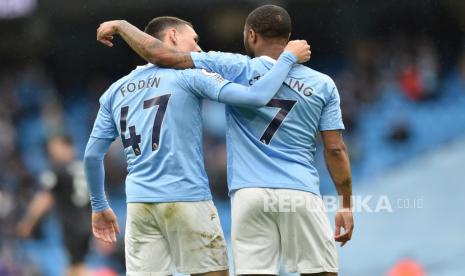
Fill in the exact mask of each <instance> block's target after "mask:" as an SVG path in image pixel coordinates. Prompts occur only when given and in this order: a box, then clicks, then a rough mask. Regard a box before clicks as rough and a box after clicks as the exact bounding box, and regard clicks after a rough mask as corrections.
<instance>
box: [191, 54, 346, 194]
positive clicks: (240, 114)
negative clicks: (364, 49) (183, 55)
mask: <svg viewBox="0 0 465 276" xmlns="http://www.w3.org/2000/svg"><path fill="white" fill-rule="evenodd" d="M191 56H192V59H193V61H194V63H195V66H196V67H197V68H205V69H207V70H210V71H215V72H218V73H219V74H221V75H222V76H224V77H225V78H227V79H229V80H231V81H234V82H237V83H241V84H244V85H252V84H253V83H254V82H255V81H257V80H258V79H260V78H261V77H262V76H263V75H264V74H265V73H266V72H267V71H268V70H269V69H270V68H271V67H272V66H273V64H274V62H275V60H273V59H271V58H269V57H259V58H254V59H251V58H249V57H247V56H244V55H239V54H230V53H221V52H207V53H206V52H202V53H191ZM226 120H227V137H226V139H227V151H228V186H229V191H230V193H233V192H234V191H235V190H237V189H241V188H250V187H259V188H285V189H296V190H303V191H308V192H312V193H315V194H318V195H319V194H320V192H319V176H318V172H317V170H316V168H315V164H314V163H315V161H314V156H315V151H316V135H317V133H318V131H324V130H337V129H344V125H343V123H342V115H341V110H340V100H339V93H338V91H337V88H336V86H335V84H334V82H333V81H332V79H331V78H330V77H328V76H327V75H324V74H322V73H320V72H317V71H315V70H312V69H310V68H308V67H305V66H303V65H294V67H293V69H292V70H291V71H290V72H289V77H288V78H287V79H286V81H285V85H283V86H282V87H281V88H280V90H279V91H278V93H277V94H276V95H275V97H274V98H273V99H272V100H271V101H270V102H269V103H268V104H267V106H266V107H262V108H259V109H250V108H244V107H232V106H226Z"/></svg>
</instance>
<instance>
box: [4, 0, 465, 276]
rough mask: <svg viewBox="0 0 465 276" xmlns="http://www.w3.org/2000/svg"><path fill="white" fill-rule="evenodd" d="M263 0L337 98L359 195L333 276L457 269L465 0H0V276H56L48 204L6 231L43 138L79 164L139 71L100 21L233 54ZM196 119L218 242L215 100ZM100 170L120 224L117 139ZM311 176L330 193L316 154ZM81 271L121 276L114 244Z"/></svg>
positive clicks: (460, 266) (20, 205)
mask: <svg viewBox="0 0 465 276" xmlns="http://www.w3.org/2000/svg"><path fill="white" fill-rule="evenodd" d="M268 3H272V4H277V5H280V6H282V7H284V8H286V9H287V10H288V12H289V13H290V15H291V17H292V22H293V35H292V38H296V39H306V40H308V41H309V42H310V43H311V45H312V58H311V60H310V61H309V62H308V63H307V64H306V65H308V66H310V67H311V68H313V69H316V70H319V71H321V72H323V73H326V74H328V75H329V76H331V77H332V78H333V79H334V80H335V81H336V84H337V85H338V88H339V92H340V95H341V99H342V111H343V116H344V121H345V125H346V128H347V130H346V131H345V132H344V137H345V141H346V143H347V145H348V148H349V151H350V157H351V162H352V171H353V186H354V194H355V195H356V196H357V197H358V198H360V200H359V201H360V202H358V201H357V200H356V201H355V205H356V207H355V213H354V216H355V231H354V235H353V239H352V241H350V242H349V243H348V244H347V245H346V246H345V247H344V248H342V249H341V250H339V259H340V275H344V276H345V275H362V276H377V275H389V276H396V275H409V276H416V275H441V276H442V275H451V276H460V275H465V262H463V261H464V260H465V237H464V235H463V233H464V229H465V216H464V215H463V212H461V210H462V209H463V202H464V200H465V180H464V179H465V170H464V166H465V1H463V0H443V1H431V0H410V1H401V0H389V1H381V0H358V1H355V0H354V1H352V0H350V1H349V0H306V1H304V0H301V1H300V0H295V1H254V0H248V1H246V0H221V1H218V0H216V1H215V0H197V1H187V0H184V1H183V0H171V1H149V0H132V1H123V0H113V1H104V0H94V1H58V0H0V34H1V35H0V38H1V42H0V64H1V66H0V227H1V228H0V275H1V276H4V275H65V269H66V267H67V266H68V264H69V262H70V258H69V256H68V255H67V254H66V250H65V249H64V246H63V235H62V229H63V228H64V226H63V220H62V219H61V218H60V216H59V215H57V212H56V211H57V210H56V208H52V209H51V210H50V211H49V212H46V215H45V216H43V217H42V218H41V219H40V221H39V222H38V224H37V226H36V227H35V228H34V230H33V231H32V232H31V233H26V234H24V232H21V231H20V230H18V229H19V228H18V225H19V224H20V222H21V220H22V219H23V218H24V216H25V214H26V212H27V208H28V205H29V203H30V202H31V201H32V199H33V198H34V197H35V195H37V194H38V193H40V192H41V191H43V189H44V185H43V182H44V180H43V179H44V178H43V175H44V172H46V171H47V170H50V169H51V167H52V160H51V158H50V156H49V154H48V153H47V147H46V142H47V139H48V138H49V137H52V136H54V135H57V134H67V135H69V136H71V137H72V139H73V141H74V148H75V152H76V157H75V158H76V160H79V159H81V158H82V156H83V152H84V147H85V144H86V142H87V138H88V136H89V134H90V130H91V127H92V124H93V120H94V118H95V115H96V112H97V110H98V98H99V96H100V95H101V94H102V93H103V92H104V91H105V90H106V89H107V88H108V87H109V85H110V84H111V83H113V82H114V81H116V80H117V79H119V78H120V77H122V76H124V75H126V74H127V73H129V72H130V71H131V70H132V69H134V67H135V66H137V65H141V64H143V63H144V61H143V60H142V59H140V58H139V57H138V56H137V55H136V54H135V53H133V52H132V51H131V50H130V48H129V47H128V46H127V45H126V44H125V43H124V42H123V41H122V40H121V39H120V38H116V41H115V46H114V47H113V48H111V49H110V48H107V47H105V46H103V45H101V44H99V43H97V42H96V28H97V27H98V25H99V24H100V23H101V22H103V21H106V20H112V19H126V20H128V21H129V22H131V23H132V24H134V25H136V26H138V27H139V28H143V27H144V26H145V24H146V23H147V22H148V21H149V20H150V19H152V18H153V17H156V16H160V15H173V16H178V17H181V18H183V19H185V20H188V21H191V22H192V23H193V24H194V27H195V29H196V31H197V33H198V34H199V35H200V43H199V44H200V46H201V47H202V49H203V50H205V51H206V50H221V51H228V52H239V53H244V50H243V44H242V30H243V24H244V21H245V18H246V16H247V14H248V13H249V12H250V11H252V10H253V9H254V8H255V7H257V6H260V5H262V4H268ZM204 123H205V136H204V140H205V162H206V165H207V169H208V175H209V179H210V184H211V187H212V191H213V193H214V197H215V202H216V204H217V207H218V209H219V212H220V216H221V220H222V224H223V227H224V230H225V235H226V236H229V234H230V215H229V201H228V200H229V199H228V197H227V186H226V169H225V165H226V153H225V143H224V133H225V122H224V107H223V106H222V105H221V104H215V103H211V102H205V103H204ZM105 162H106V163H105V164H106V172H107V181H106V188H107V193H108V195H109V197H110V200H111V205H112V206H113V208H114V209H115V210H116V212H117V214H118V216H119V219H120V222H121V224H120V226H122V228H124V220H125V196H124V177H125V174H126V167H125V161H124V156H123V155H122V146H121V145H120V144H119V142H116V143H114V144H113V146H112V148H111V150H110V153H109V154H108V155H107V157H106V160H105ZM317 168H318V169H319V172H320V175H321V191H322V193H323V194H324V195H334V194H335V189H334V186H333V184H332V182H331V180H330V178H329V176H328V173H327V171H326V168H325V165H324V160H323V156H322V154H321V146H320V151H319V152H318V154H317ZM41 183H42V184H41ZM55 196H56V194H55ZM55 201H57V200H55ZM357 206H358V207H357ZM360 206H361V207H360ZM389 207H390V208H389ZM461 213H462V215H460V214H461ZM333 218H334V214H333V213H330V219H331V221H333V220H334V219H333ZM88 219H89V221H90V217H89V218H88ZM78 224H80V225H81V227H82V228H83V229H82V231H84V232H86V231H90V228H89V227H88V224H86V223H79V222H78ZM119 240H120V243H122V236H121V237H120V239H119ZM85 262H86V265H87V266H88V267H89V269H90V270H91V271H92V273H93V274H92V275H119V274H124V251H123V245H122V244H118V245H116V246H105V245H102V244H99V243H98V242H95V241H91V244H90V247H89V250H88V251H87V252H86V258H85ZM283 274H284V272H283Z"/></svg>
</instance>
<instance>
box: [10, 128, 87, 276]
mask: <svg viewBox="0 0 465 276" xmlns="http://www.w3.org/2000/svg"><path fill="white" fill-rule="evenodd" d="M47 151H48V154H49V156H50V158H51V161H52V168H51V170H49V171H45V172H44V173H42V175H41V176H40V185H41V189H40V191H39V192H38V193H37V194H36V195H35V196H34V198H33V199H32V201H31V203H30V205H29V207H28V209H27V212H26V214H25V216H24V218H23V219H22V220H21V221H20V222H19V224H18V227H17V231H18V235H19V236H20V237H23V238H28V237H30V236H31V233H32V231H33V230H34V228H35V227H36V225H37V223H38V222H39V221H40V219H41V218H42V217H43V216H44V215H45V214H46V213H47V212H48V211H49V210H50V209H51V208H52V207H53V205H55V207H56V210H57V211H58V218H59V221H60V223H61V225H62V227H63V238H64V245H65V248H66V249H67V251H68V253H69V257H70V266H69V267H68V271H67V275H70V276H85V275H87V274H88V273H87V268H86V266H85V264H84V257H85V256H86V254H87V252H88V249H89V240H90V235H91V234H90V229H89V228H90V223H89V219H88V218H89V215H90V214H91V210H90V206H89V197H88V195H87V194H88V193H87V187H86V182H85V177H84V169H83V166H82V162H80V161H77V160H76V159H75V151H74V147H73V143H72V141H71V138H70V137H68V136H65V135H60V136H54V137H52V138H50V139H49V140H48V141H47ZM54 203H55V204H54Z"/></svg>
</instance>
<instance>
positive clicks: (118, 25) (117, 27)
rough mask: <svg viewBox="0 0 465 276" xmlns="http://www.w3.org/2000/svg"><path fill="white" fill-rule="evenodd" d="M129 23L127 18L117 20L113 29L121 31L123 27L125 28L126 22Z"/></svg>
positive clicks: (117, 31)
mask: <svg viewBox="0 0 465 276" xmlns="http://www.w3.org/2000/svg"><path fill="white" fill-rule="evenodd" d="M126 23H128V22H127V21H126V20H123V19H121V20H115V21H114V25H113V30H114V31H115V32H116V33H119V32H120V31H121V29H122V28H123V26H124V24H126Z"/></svg>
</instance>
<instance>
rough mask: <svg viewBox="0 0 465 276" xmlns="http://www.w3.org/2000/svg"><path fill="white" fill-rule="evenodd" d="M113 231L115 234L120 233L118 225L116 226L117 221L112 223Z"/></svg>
mask: <svg viewBox="0 0 465 276" xmlns="http://www.w3.org/2000/svg"><path fill="white" fill-rule="evenodd" d="M113 229H115V231H116V234H119V233H120V231H119V225H118V222H117V221H114V222H113Z"/></svg>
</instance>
